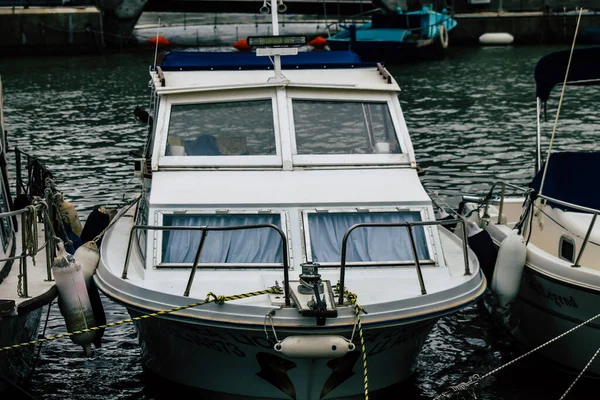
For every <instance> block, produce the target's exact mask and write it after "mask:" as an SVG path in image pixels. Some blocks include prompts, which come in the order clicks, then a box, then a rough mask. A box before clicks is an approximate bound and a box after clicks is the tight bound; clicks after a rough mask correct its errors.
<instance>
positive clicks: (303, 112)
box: [292, 99, 401, 154]
mask: <svg viewBox="0 0 600 400" xmlns="http://www.w3.org/2000/svg"><path fill="white" fill-rule="evenodd" d="M292 105H293V112H294V129H295V133H296V137H295V139H296V148H297V154H399V153H400V152H401V149H400V145H399V144H398V139H397V138H396V132H395V130H394V125H393V123H392V118H391V116H390V110H389V108H388V104H387V103H385V102H353V101H320V100H298V99H294V100H293V101H292Z"/></svg>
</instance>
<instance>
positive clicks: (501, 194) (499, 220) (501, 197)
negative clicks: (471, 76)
mask: <svg viewBox="0 0 600 400" xmlns="http://www.w3.org/2000/svg"><path fill="white" fill-rule="evenodd" d="M505 190H506V185H505V184H504V182H502V190H501V192H500V208H499V209H498V221H497V223H498V224H501V223H502V210H503V209H504V192H505Z"/></svg>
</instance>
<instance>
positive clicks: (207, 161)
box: [155, 88, 283, 168]
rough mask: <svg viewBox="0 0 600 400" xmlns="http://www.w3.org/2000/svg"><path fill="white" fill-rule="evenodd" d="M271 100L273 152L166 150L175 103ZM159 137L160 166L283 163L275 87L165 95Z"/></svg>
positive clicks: (161, 105) (263, 165)
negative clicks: (169, 152) (202, 153)
mask: <svg viewBox="0 0 600 400" xmlns="http://www.w3.org/2000/svg"><path fill="white" fill-rule="evenodd" d="M260 100H271V109H272V114H271V118H272V120H273V135H274V137H273V140H274V144H275V151H276V154H274V155H239V156H238V155H227V156H171V155H166V153H167V141H168V136H169V127H170V121H171V112H172V107H173V106H174V105H175V106H176V105H191V104H216V103H234V102H244V101H260ZM159 110H160V111H159V115H158V120H159V121H160V125H158V126H157V127H156V129H157V132H155V135H156V136H159V137H160V140H158V141H156V142H155V147H156V146H158V149H156V148H155V150H156V151H157V153H156V154H159V160H158V165H160V166H161V167H216V168H218V167H276V168H281V166H282V165H283V160H282V154H281V153H282V151H281V140H280V134H279V133H278V132H279V131H280V127H279V111H278V109H277V96H276V91H275V89H274V88H261V89H242V90H235V91H216V92H202V93H193V92H192V93H176V94H171V95H168V96H162V97H161V101H160V108H159Z"/></svg>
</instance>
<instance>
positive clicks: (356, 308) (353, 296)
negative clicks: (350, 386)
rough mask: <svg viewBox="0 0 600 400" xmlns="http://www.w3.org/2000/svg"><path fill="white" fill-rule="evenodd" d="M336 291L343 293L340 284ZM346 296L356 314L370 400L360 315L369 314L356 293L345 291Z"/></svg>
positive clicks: (364, 373) (366, 392)
mask: <svg viewBox="0 0 600 400" xmlns="http://www.w3.org/2000/svg"><path fill="white" fill-rule="evenodd" d="M336 289H337V291H338V292H341V290H340V283H339V282H338V283H337V285H336ZM344 294H345V295H346V298H347V299H348V301H350V303H351V304H352V306H353V307H354V312H355V313H356V326H357V327H358V336H359V338H360V350H361V352H362V359H363V382H364V392H365V400H369V377H368V373H367V350H366V347H365V338H364V337H363V330H362V324H361V322H360V313H361V312H363V313H365V314H367V312H366V311H365V309H364V308H362V307H361V306H360V305H358V302H357V298H358V296H356V293H352V292H350V291H349V290H346V289H344ZM340 296H341V294H340Z"/></svg>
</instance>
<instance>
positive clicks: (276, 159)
mask: <svg viewBox="0 0 600 400" xmlns="http://www.w3.org/2000/svg"><path fill="white" fill-rule="evenodd" d="M266 99H270V100H271V107H272V119H273V129H274V140H275V142H274V144H275V151H276V154H273V155H206V156H189V155H181V156H179V155H176V156H173V155H166V154H167V147H168V145H167V143H168V140H169V127H170V122H171V113H172V108H173V106H176V105H189V104H214V103H228V102H244V101H248V102H250V101H255V100H266ZM294 100H308V101H310V100H314V101H325V102H340V103H351V102H354V103H362V104H368V103H376V104H384V105H385V106H387V110H388V112H389V116H388V117H383V119H385V120H386V122H385V123H386V124H389V125H386V126H387V127H388V129H389V131H386V132H387V133H386V134H385V135H386V136H387V137H386V138H384V140H383V141H384V142H385V141H388V142H389V144H390V146H391V147H388V148H387V149H388V151H387V152H385V146H386V145H385V144H384V152H378V151H376V150H375V147H373V148H372V152H369V153H363V154H360V153H356V154H344V153H332V154H297V153H298V149H297V144H296V137H295V123H294V110H293V102H294ZM159 102H160V106H159V111H158V117H157V119H158V121H157V124H156V130H155V132H154V135H155V136H156V137H157V140H155V143H154V154H156V155H157V157H154V158H153V165H152V168H153V170H158V169H159V167H160V168H166V169H170V168H173V169H189V168H194V167H195V168H211V169H221V168H223V169H231V168H236V169H238V168H239V169H257V168H259V169H262V168H266V169H271V168H274V169H290V168H294V167H301V168H311V167H316V168H323V167H324V168H329V167H336V166H340V167H350V168H356V167H360V166H365V167H373V166H390V165H393V166H396V165H397V166H400V165H402V166H409V165H412V164H414V160H413V157H414V156H413V149H412V145H411V143H410V139H409V134H408V128H407V127H406V122H405V120H404V117H403V115H402V111H401V106H400V102H399V100H398V96H397V93H396V92H395V91H374V90H361V89H358V90H355V89H352V90H348V89H337V90H336V89H333V90H332V89H331V88H327V89H320V88H298V87H287V88H285V89H281V88H280V89H276V88H273V87H268V88H247V89H239V88H238V89H237V90H221V91H210V92H204V91H203V92H186V93H173V94H169V95H163V96H161V98H160V101H159ZM365 118H366V117H365ZM372 122H373V121H372V120H371V123H372ZM316 123H318V121H317V122H316ZM378 123H379V122H378ZM379 124H380V123H379ZM371 128H373V126H371ZM368 130H369V129H368V128H367V131H368ZM392 130H393V132H392ZM371 139H373V138H371ZM376 144H377V145H379V143H376ZM390 149H396V150H397V151H398V152H394V150H390Z"/></svg>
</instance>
